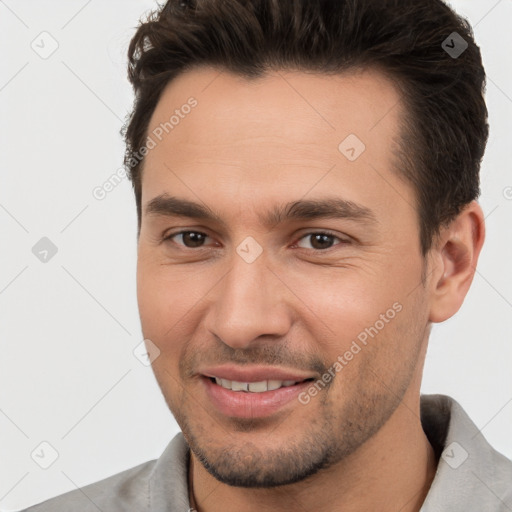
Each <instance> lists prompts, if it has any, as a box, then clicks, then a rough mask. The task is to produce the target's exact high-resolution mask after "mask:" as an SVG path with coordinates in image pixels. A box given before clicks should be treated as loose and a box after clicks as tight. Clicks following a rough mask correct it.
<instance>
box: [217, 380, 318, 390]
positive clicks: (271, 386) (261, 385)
mask: <svg viewBox="0 0 512 512" xmlns="http://www.w3.org/2000/svg"><path fill="white" fill-rule="evenodd" d="M207 378H209V379H210V381H211V382H212V384H217V385H218V386H221V387H222V388H224V389H228V390H230V391H245V392H246V393H265V392H266V391H275V390H276V389H281V388H288V387H291V386H295V385H297V384H301V383H303V382H312V381H313V380H314V379H313V377H311V378H308V379H303V380H297V381H295V380H277V379H269V380H260V381H257V382H240V381H236V380H229V379H222V378H220V377H207Z"/></svg>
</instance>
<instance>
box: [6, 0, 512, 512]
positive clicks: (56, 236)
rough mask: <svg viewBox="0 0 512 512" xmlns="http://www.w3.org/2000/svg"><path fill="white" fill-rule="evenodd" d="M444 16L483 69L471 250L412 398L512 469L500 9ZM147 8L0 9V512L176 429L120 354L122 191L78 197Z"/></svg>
mask: <svg viewBox="0 0 512 512" xmlns="http://www.w3.org/2000/svg"><path fill="white" fill-rule="evenodd" d="M451 5H452V6H453V7H454V8H455V9H456V10H457V11H458V12H459V13H460V14H462V15H464V16H466V17H468V19H469V21H470V22H471V23H472V25H473V27H474V30H475V35H476V40H477V43H478V44H479V45H480V47H481V49H482V53H483V60H484V65H485V68H486V71H487V74H488V86H487V102H488V108H489V112H490V125H491V135H490V141H489V144H488V147H487V152H486V156H485V158H484V162H483V167H482V174H481V175H482V196H481V200H480V201H481V204H482V207H483V209H484V211H485V213H486V215H487V241H486V245H485V247H484V250H483V253H482V256H481V260H480V264H479V266H478V273H477V274H476V276H475V279H474V283H473V286H472V289H471V291H470V293H469V295H468V297H467V299H466V302H465V304H464V306H463V308H462V309H461V311H460V312H459V313H458V314H457V315H455V317H453V318H452V319H450V320H449V321H447V322H445V323H444V324H442V325H436V326H435V327H434V330H433V334H432V337H431V342H430V348H429V352H428V355H427V361H426V366H425V377H424V383H423V389H422V391H423V392H424V393H443V394H448V395H451V396H453V397H454V398H455V399H456V400H458V401H459V402H460V403H461V404H462V405H463V407H464V408H465V409H466V411H467V412H468V413H469V415H470V416H471V418H472V419H473V420H474V421H475V423H476V424H477V425H478V427H479V428H481V429H482V431H483V433H484V435H485V436H486V437H487V439H488V440H489V441H490V442H491V444H493V445H494V446H495V447H496V448H497V449H498V450H499V451H501V452H502V453H504V454H505V455H507V456H508V457H509V458H512V436H511V435H510V432H511V425H512V382H511V381H512V378H511V371H510V367H511V361H512V340H511V331H512V271H511V269H510V262H511V261H512V235H511V229H510V220H511V219H512V200H510V199H509V200H507V198H506V193H505V192H504V191H505V190H507V187H511V186H512V174H511V172H510V165H511V162H512V144H511V142H510V136H511V134H512V99H511V98H512V66H511V64H510V48H512V31H511V30H510V29H509V25H510V23H512V2H511V1H510V0H501V1H496V0H493V1H488V0H471V1H470V0H457V1H454V2H452V4H451ZM155 6H156V4H155V3H154V2H152V1H149V0H137V1H135V0H129V1H127V0H124V1H123V2H121V1H109V2H105V1H103V2H100V1H98V0H89V1H85V0H73V1H69V0H68V1H67V2H57V1H48V0H45V1H43V0H37V1H36V0H30V1H29V0H25V1H20V0H18V1H16V0H5V1H0V52H1V65H0V127H1V136H0V171H1V185H2V186H1V187H0V230H1V234H2V236H1V242H0V244H1V245H0V247H1V265H0V311H1V317H0V318H1V321H0V339H1V355H0V508H1V509H2V510H4V511H11V510H17V509H21V508H24V507H26V506H29V505H31V504H34V503H37V502H40V501H43V500H45V499H47V498H50V497H52V496H55V495H58V494H61V493H63V492H65V491H69V490H72V489H75V488H76V487H77V486H83V485H85V484H88V483H91V482H94V481H97V480H99V479H102V478H105V477H107V476H109V475H112V474H114V473H117V472H119V471H122V470H124V469H128V468H130V467H133V466H135V465H137V464H140V463H142V462H145V461H147V460H150V459H154V458H157V457H158V456H159V455H160V454H161V452H162V451H163V449H164V448H165V446H166V445H167V443H168V442H169V440H170V439H171V438H172V437H173V436H174V434H175V433H176V432H177V431H178V428H177V426H176V423H175V422H174V419H173V418H172V416H171V414H170V412H169V411H168V409H167V406H166V405H165V402H164V400H163V398H162V395H161V393H160V390H159V389H158V387H157V385H156V383H155V381H154V377H153V375H152V372H151V369H150V368H148V367H145V366H143V365H142V364H141V363H140V362H139V361H138V360H137V359H136V358H135V357H134V355H133V353H132V350H133V349H134V347H135V346H137V345H138V344H139V343H140V341H141V340H142V335H141V330H140V324H139V318H138V311H137V303H136V290H135V266H136V211H135V202H134V199H133V193H132V189H131V184H130V183H129V182H128V181H127V180H124V181H123V182H122V183H121V184H120V185H119V186H117V187H116V188H115V189H114V190H113V191H112V192H110V193H109V194H108V195H107V197H106V198H105V199H104V200H102V201H100V200H97V199H95V198H94V197H93V195H92V191H93V189H94V188H95V187H97V186H98V185H102V184H103V183H104V182H105V181H106V180H107V179H108V178H109V177H110V176H111V175H112V174H113V173H115V172H116V170H117V169H119V168H120V167H121V163H122V155H123V144H122V139H121V136H120V135H119V130H120V128H121V126H122V123H123V121H124V118H125V116H126V114H127V113H128V111H129V109H130V108H131V102H132V96H131V89H130V86H129V84H128V81H127V79H126V63H125V54H126V49H127V46H128V42H129V40H130V38H131V36H132V35H133V33H134V28H135V26H136V25H137V23H138V20H139V18H140V16H141V15H143V14H144V13H146V12H148V10H149V9H151V8H154V7H155ZM42 31H47V32H49V33H50V34H51V36H52V37H53V38H54V39H55V40H56V41H58V44H59V47H58V49H57V51H56V52H55V53H54V54H53V55H51V56H50V57H49V58H47V59H42V58H41V57H39V55H38V54H36V53H35V51H33V49H32V48H31V42H32V41H33V40H34V39H35V40H36V42H37V41H40V39H38V36H39V34H40V33H41V32H42ZM44 37H47V36H44ZM39 44H41V43H39ZM50 44H51V41H50V40H46V43H45V48H46V49H48V48H50V47H51V46H50ZM509 190H512V189H509ZM508 197H512V194H510V195H509V196H508ZM43 236H46V237H48V238H49V239H50V240H51V241H52V242H53V243H54V244H55V245H56V246H57V247H58V252H57V254H56V255H55V256H54V257H53V258H52V259H51V260H50V261H49V262H48V263H42V262H40V261H39V260H38V259H37V258H36V257H35V256H34V254H33V253H32V247H33V246H34V244H36V242H37V241H38V240H40V239H41V238H42V237H43ZM42 441H46V442H48V443H50V444H51V445H52V446H53V447H54V448H55V449H56V450H57V452H58V459H57V460H56V461H55V463H54V464H53V465H51V466H50V467H49V468H48V469H46V470H44V469H41V468H40V467H39V466H38V465H37V464H36V463H35V462H34V460H33V459H32V458H31V453H32V452H33V450H34V449H36V447H38V446H39V445H40V443H41V442H42ZM46 453H48V451H47V452H46Z"/></svg>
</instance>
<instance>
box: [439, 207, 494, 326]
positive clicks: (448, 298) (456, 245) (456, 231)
mask: <svg viewBox="0 0 512 512" xmlns="http://www.w3.org/2000/svg"><path fill="white" fill-rule="evenodd" d="M484 239H485V224H484V214H483V211H482V208H481V207H480V205H479V204H478V203H477V202H476V201H472V202H471V203H469V204H468V205H467V206H466V207H465V208H464V210H463V211H462V212H461V213H460V214H459V215H458V216H457V217H456V218H455V219H454V220H453V221H452V222H451V223H450V225H449V226H447V227H444V228H442V229H441V232H440V236H439V238H438V240H437V243H436V244H435V248H433V249H432V252H433V254H432V255H431V256H432V262H433V264H434V270H433V272H432V276H433V280H432V281H431V292H432V293H431V297H430V299H431V307H430V316H429V321H431V322H444V321H445V320H447V319H448V318H450V317H452V316H453V315H454V314H455V313H457V311H458V310H459V309H460V307H461V306H462V303H463V302H464V298H465V297H466V294H467V292H468V290H469V287H470V286H471V283H472V281H473V276H474V275H475V270H476V265H477V262H478V257H479V255H480V250H481V249H482V245H483V243H484Z"/></svg>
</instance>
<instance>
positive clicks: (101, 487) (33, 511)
mask: <svg viewBox="0 0 512 512" xmlns="http://www.w3.org/2000/svg"><path fill="white" fill-rule="evenodd" d="M421 421H422V425H423V429H424V430H425V433H426V434H427V437H428V438H429V440H430V442H431V443H432V445H433V447H434V449H435V451H436V452H437V453H438V454H441V452H443V453H442V455H441V458H440V459H439V464H438V468H437V472H436V476H435V478H434V481H433V483H432V486H431V488H430V491H429V493H428V495H427V498H426V500H425V502H424V504H423V506H422V508H421V511H420V512H439V511H447V512H448V511H449V512H491V511H492V512H511V511H512V461H510V460H509V459H507V458H506V457H504V456H503V455H501V454H500V453H498V452H497V451H496V450H494V449H493V448H492V447H491V446H490V445H489V444H488V443H487V441H486V440H485V438H484V437H483V436H482V434H480V433H479V431H478V428H477V427H476V425H475V424H474V423H473V422H472V421H471V420H470V418H469V417H468V415H467V414H466V413H465V412H464V410H463V409H462V407H461V406H460V405H459V404H458V403H457V402H456V401H455V400H453V399H452V398H450V397H448V396H444V395H422V396H421ZM452 443H457V444H452ZM443 450H444V451H443ZM466 455H467V457H466ZM188 460H189V450H188V446H187V444H186V442H185V440H184V438H183V435H182V434H181V433H179V434H177V435H176V436H175V437H174V438H173V439H172V440H171V442H170V443H169V445H168V446H167V448H166V449H165V451H164V452H163V453H162V455H161V456H160V458H159V459H157V460H153V461H149V462H145V463H144V464H140V465H139V466H136V467H134V468H132V469H129V470H127V471H123V472H121V473H118V474H117V475H114V476H111V477H109V478H106V479H104V480H100V481H99V482H96V483H94V484H91V485H87V486H85V487H82V488H81V489H77V490H74V491H70V492H68V493H66V494H63V495H61V496H58V497H56V498H52V499H50V500H47V501H45V502H43V503H40V504H39V505H36V506H33V507H30V508H28V509H26V511H27V512H98V511H100V512H127V511H134V512H135V511H136V512H187V511H188V509H189V507H190V504H189V500H188V485H187V468H188ZM462 461H464V462H462Z"/></svg>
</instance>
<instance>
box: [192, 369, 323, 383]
mask: <svg viewBox="0 0 512 512" xmlns="http://www.w3.org/2000/svg"><path fill="white" fill-rule="evenodd" d="M199 373H201V374H202V375H204V376H206V377H218V378H220V379H226V380H231V381H233V380H234V381H236V382H261V381H263V380H293V381H295V382H300V381H303V380H306V379H311V378H313V375H311V374H305V373H301V372H298V371H297V370H290V369H285V368H276V367H271V366H243V367H242V366H236V365H221V366H210V367H208V368H203V369H202V370H201V371H200V372H199Z"/></svg>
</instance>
